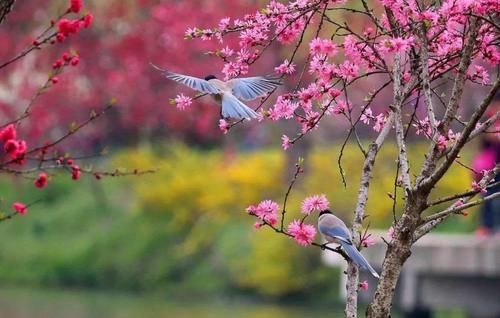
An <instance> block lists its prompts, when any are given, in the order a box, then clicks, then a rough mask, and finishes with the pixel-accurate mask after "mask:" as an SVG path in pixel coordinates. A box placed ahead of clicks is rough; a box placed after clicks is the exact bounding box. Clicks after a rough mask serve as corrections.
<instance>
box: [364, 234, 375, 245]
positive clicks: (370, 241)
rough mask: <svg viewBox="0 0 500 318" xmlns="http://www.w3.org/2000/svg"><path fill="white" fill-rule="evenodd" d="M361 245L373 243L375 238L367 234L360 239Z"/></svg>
mask: <svg viewBox="0 0 500 318" xmlns="http://www.w3.org/2000/svg"><path fill="white" fill-rule="evenodd" d="M361 245H363V247H370V246H372V245H375V239H374V238H373V237H372V235H371V234H368V235H366V236H365V237H363V239H362V240H361Z"/></svg>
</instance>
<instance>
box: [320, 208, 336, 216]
mask: <svg viewBox="0 0 500 318" xmlns="http://www.w3.org/2000/svg"><path fill="white" fill-rule="evenodd" d="M323 214H333V213H332V211H330V210H328V209H326V210H323V211H321V212H319V216H322V215H323Z"/></svg>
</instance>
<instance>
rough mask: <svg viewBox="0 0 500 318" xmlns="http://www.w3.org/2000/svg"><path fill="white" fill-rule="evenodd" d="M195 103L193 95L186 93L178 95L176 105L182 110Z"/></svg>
mask: <svg viewBox="0 0 500 318" xmlns="http://www.w3.org/2000/svg"><path fill="white" fill-rule="evenodd" d="M192 103H193V99H192V98H191V97H188V96H185V95H184V94H180V95H177V97H176V98H175V105H176V107H177V108H178V109H180V110H185V109H186V108H188V107H189V106H190V105H191V104H192Z"/></svg>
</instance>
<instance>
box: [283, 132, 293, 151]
mask: <svg viewBox="0 0 500 318" xmlns="http://www.w3.org/2000/svg"><path fill="white" fill-rule="evenodd" d="M290 145H291V142H290V138H289V137H288V136H287V135H283V136H281V147H283V150H287V149H288V148H290Z"/></svg>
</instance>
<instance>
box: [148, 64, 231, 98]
mask: <svg viewBox="0 0 500 318" xmlns="http://www.w3.org/2000/svg"><path fill="white" fill-rule="evenodd" d="M151 66H153V67H154V68H155V69H157V70H159V71H160V72H161V73H162V74H163V75H164V76H165V77H166V78H168V79H171V80H174V81H176V82H178V83H181V84H184V85H186V86H188V87H191V88H192V89H194V90H197V91H199V92H202V93H207V94H220V93H222V91H221V90H220V89H218V88H217V87H215V86H214V85H212V84H210V83H209V82H208V81H206V80H204V79H201V78H197V77H193V76H188V75H182V74H177V73H174V72H170V71H167V70H164V69H161V68H159V67H158V66H156V65H154V64H151Z"/></svg>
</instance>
